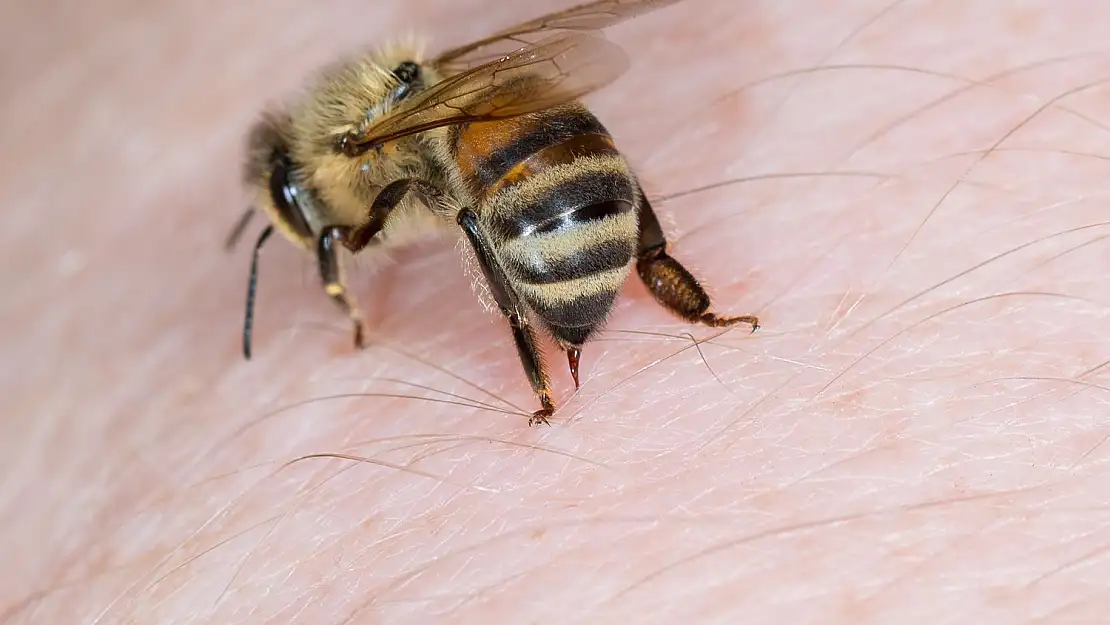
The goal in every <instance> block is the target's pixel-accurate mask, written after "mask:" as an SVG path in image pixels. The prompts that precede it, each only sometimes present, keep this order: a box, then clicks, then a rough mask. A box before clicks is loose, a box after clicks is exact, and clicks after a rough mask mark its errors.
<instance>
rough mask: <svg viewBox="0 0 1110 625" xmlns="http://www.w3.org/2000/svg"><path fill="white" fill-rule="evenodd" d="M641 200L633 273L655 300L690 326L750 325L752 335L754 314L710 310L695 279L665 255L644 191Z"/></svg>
mask: <svg viewBox="0 0 1110 625" xmlns="http://www.w3.org/2000/svg"><path fill="white" fill-rule="evenodd" d="M640 197H641V199H640V248H639V252H638V253H637V254H636V271H637V272H638V273H639V274H640V280H642V281H643V283H644V285H645V286H647V288H648V290H649V291H651V294H652V295H653V296H654V297H655V300H656V301H657V302H659V303H660V304H662V305H663V307H664V308H666V309H667V310H669V311H671V312H672V313H673V314H675V315H678V316H679V317H681V318H683V319H685V320H686V321H689V322H690V323H701V324H704V325H707V326H711V327H714V328H722V327H728V326H732V325H736V324H739V323H747V324H751V326H752V332H755V331H756V330H758V329H759V318H758V317H756V316H755V315H741V316H738V317H721V316H718V315H717V314H716V313H713V312H711V311H710V310H709V305H710V301H709V295H708V294H706V292H705V289H703V288H702V286H701V284H699V283H698V280H697V278H695V277H694V276H693V274H691V273H690V272H689V270H687V269H686V268H685V267H683V266H682V264H681V263H679V262H678V261H677V260H675V259H674V258H672V257H671V256H670V255H669V254H667V238H666V237H665V236H664V235H663V228H662V227H661V226H660V225H659V219H658V218H657V217H656V216H655V211H654V210H653V209H652V208H651V204H649V203H648V200H647V197H646V196H645V195H644V192H643V189H641V190H640Z"/></svg>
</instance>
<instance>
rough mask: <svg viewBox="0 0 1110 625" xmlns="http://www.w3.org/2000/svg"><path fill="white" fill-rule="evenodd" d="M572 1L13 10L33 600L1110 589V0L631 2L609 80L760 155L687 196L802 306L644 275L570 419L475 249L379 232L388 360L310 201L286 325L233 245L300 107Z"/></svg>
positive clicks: (637, 601)
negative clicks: (418, 44) (487, 297)
mask: <svg viewBox="0 0 1110 625" xmlns="http://www.w3.org/2000/svg"><path fill="white" fill-rule="evenodd" d="M570 4H572V2H561V3H556V2H553V1H551V0H545V1H544V2H530V3H504V2H493V1H492V0H469V1H467V2H436V1H434V0H408V1H406V2H395V1H392V0H380V1H377V2H366V1H365V0H333V1H328V2H315V3H309V2H294V1H291V0H282V1H279V2H266V3H262V2H258V1H251V2H238V3H223V4H219V5H215V4H213V5H211V6H205V7H203V8H202V7H201V6H200V5H199V4H197V3H194V2H184V1H179V2H162V3H149V4H141V3H140V4H136V3H132V2H124V1H122V0H97V1H92V2H86V3H81V4H80V5H74V6H69V5H65V6H63V5H62V3H59V2H43V3H37V4H33V5H32V4H31V3H23V4H22V5H20V6H18V7H13V8H10V9H8V11H7V13H6V19H4V20H2V21H0V23H2V26H0V28H2V29H3V31H4V36H3V37H2V38H0V41H2V43H0V46H2V50H0V51H2V58H5V59H18V61H19V62H18V63H11V64H6V65H5V67H4V69H3V70H2V72H3V78H4V81H3V83H4V84H5V85H8V87H7V88H6V89H5V94H4V96H3V100H2V110H3V112H4V115H3V119H4V120H5V122H4V123H5V129H4V132H3V137H4V138H3V142H4V147H5V150H4V153H5V155H6V162H5V167H4V168H3V172H2V173H0V176H2V178H0V180H2V187H0V188H2V193H3V198H2V199H3V205H4V211H3V213H2V215H0V239H2V242H3V245H2V246H0V249H3V250H4V254H5V262H4V263H2V264H0V272H2V278H3V284H4V286H5V296H4V298H3V302H2V303H0V319H2V321H3V324H2V325H0V327H2V328H3V332H4V337H3V345H4V348H3V352H2V353H3V358H2V359H0V367H2V375H0V384H2V387H0V396H2V397H3V398H4V400H3V401H4V404H5V408H4V410H3V413H2V414H3V415H4V417H3V420H2V421H0V424H2V425H0V427H2V430H0V441H2V442H0V450H2V451H3V454H2V455H0V458H2V460H0V463H2V464H0V478H2V479H0V502H2V506H0V553H3V554H5V563H4V566H3V568H2V571H3V572H2V574H0V622H3V623H12V624H16V623H20V624H21V623H97V624H98V625H99V624H107V623H113V624H114V623H167V624H168V623H221V624H231V623H251V624H265V623H274V624H278V623H281V624H285V623H312V624H319V623H378V622H388V623H429V622H434V623H444V622H450V623H469V622H476V623H491V622H494V623H501V622H504V623H541V622H543V623H560V624H563V625H571V624H579V623H580V624H585V623H699V624H706V623H741V622H742V623H779V622H784V623H845V624H847V623H852V624H856V623H941V622H951V623H979V624H991V623H1054V624H1055V623H1097V622H1102V619H1104V615H1105V614H1106V613H1107V611H1108V609H1110V595H1108V594H1107V593H1106V589H1107V585H1108V584H1107V581H1106V580H1108V579H1110V479H1107V478H1110V465H1108V459H1110V443H1107V442H1106V441H1107V439H1108V438H1110V425H1108V423H1107V419H1106V415H1107V414H1108V411H1107V406H1106V403H1107V397H1110V394H1108V391H1110V388H1108V387H1107V384H1108V379H1110V377H1108V376H1110V367H1106V364H1107V363H1108V362H1110V339H1108V338H1107V336H1108V334H1107V332H1106V319H1107V314H1106V313H1107V307H1108V306H1110V290H1108V289H1107V280H1106V279H1105V277H1104V275H1105V268H1106V267H1108V266H1110V245H1108V244H1107V235H1108V234H1110V225H1107V222H1106V217H1105V215H1106V214H1107V213H1106V210H1105V208H1106V205H1107V202H1108V201H1110V195H1108V194H1107V193H1106V191H1105V185H1106V181H1107V179H1108V178H1107V175H1106V174H1107V172H1108V171H1110V162H1107V155H1110V149H1107V147H1106V146H1108V145H1110V86H1108V85H1107V84H1106V83H1105V81H1106V76H1107V75H1108V72H1110V50H1107V47H1106V43H1105V41H1106V37H1105V28H1104V27H1103V25H1104V24H1106V23H1107V20H1108V19H1110V5H1106V4H1105V3H1096V2H1085V3H1078V4H1082V5H1083V7H1082V10H1080V8H1079V7H1078V6H1076V3H1073V4H1070V5H1069V6H1068V8H1067V9H1066V10H1065V9H1059V8H1057V7H1058V6H1059V5H1058V3H1053V2H1049V0H1023V1H1020V2H1014V1H1009V2H1002V1H994V0H992V1H989V2H979V3H967V2H957V1H956V0H919V1H902V2H892V1H890V0H868V1H866V2H855V3H842V2H831V1H825V2H802V1H799V0H795V1H788V2H776V3H770V2H763V3H754V2H744V3H736V2H731V1H728V0H688V1H687V2H685V3H683V4H680V5H679V6H676V7H672V8H670V9H667V10H665V11H661V12H659V13H658V14H654V15H651V16H648V17H646V18H643V19H640V20H637V21H635V22H632V23H629V24H626V25H622V26H620V27H618V28H616V29H614V30H613V31H612V32H611V37H612V38H613V39H614V40H616V41H618V42H619V43H621V44H622V45H623V46H625V48H626V49H627V50H629V52H630V54H631V55H632V56H633V58H634V59H635V63H634V66H633V69H632V70H631V71H630V73H629V74H628V75H626V76H625V77H624V78H622V79H621V80H620V81H619V82H618V83H616V84H614V85H613V86H611V87H610V88H608V89H606V90H605V91H603V92H600V93H598V94H595V95H593V96H591V97H590V98H589V99H588V103H589V104H590V105H591V106H592V107H593V109H594V110H595V112H596V113H597V114H598V116H599V117H600V118H601V120H602V121H603V122H604V123H605V124H606V125H607V126H608V127H609V129H610V130H611V131H612V133H613V135H614V136H615V138H616V140H617V142H618V145H619V146H620V147H621V149H622V150H623V151H624V152H625V153H626V154H627V156H628V157H629V159H630V160H631V162H632V163H633V165H634V166H635V167H636V168H637V171H638V172H639V174H640V176H641V177H642V178H643V182H644V184H645V186H646V187H647V190H648V192H649V193H652V194H654V195H655V196H656V197H666V196H668V195H672V194H675V193H678V192H681V191H683V190H686V189H691V188H694V187H698V186H703V185H710V184H713V183H716V182H720V181H724V180H741V179H742V181H741V182H737V183H735V184H731V185H728V186H723V187H720V188H716V189H711V190H707V191H703V192H699V193H693V194H689V195H680V196H677V197H673V198H672V199H669V200H667V201H661V202H660V201H657V208H658V210H659V211H660V212H661V213H662V214H663V215H662V217H663V219H664V220H665V224H664V225H665V227H666V229H667V231H668V233H669V234H670V236H671V247H670V250H671V252H672V254H673V255H674V256H675V257H676V258H678V259H679V260H681V261H682V262H683V263H685V264H687V266H688V267H689V268H690V269H691V270H692V271H694V272H695V273H696V275H698V276H699V277H701V278H702V279H703V280H704V281H705V283H706V284H707V285H708V287H709V289H710V292H711V294H712V295H713V297H714V303H715V307H716V309H717V310H718V311H719V312H721V313H722V314H748V313H753V314H758V315H760V317H761V320H762V324H763V327H762V329H761V330H760V331H759V332H757V333H756V334H754V335H751V336H749V335H748V333H747V329H746V328H744V327H740V328H737V329H735V330H732V331H730V332H727V333H721V332H720V331H719V330H711V329H707V328H700V327H693V326H687V325H685V324H683V323H681V322H679V321H677V320H675V319H672V318H670V317H668V316H667V315H666V314H665V313H664V312H663V311H662V310H661V309H660V308H659V307H658V306H656V305H655V304H654V303H653V302H652V301H651V299H650V296H649V295H648V294H647V293H646V291H645V290H644V288H643V287H642V286H641V285H639V284H637V283H636V281H635V279H632V280H630V281H629V284H628V286H627V288H626V289H625V292H624V294H623V295H622V298H621V299H620V300H619V303H618V305H617V307H616V310H615V313H614V315H613V318H612V321H611V323H610V325H609V330H608V331H607V332H606V333H605V334H604V335H603V337H602V338H601V340H599V341H598V342H596V343H593V344H592V345H590V346H588V348H587V349H586V350H584V351H583V354H582V381H583V386H582V388H581V390H580V391H579V392H578V393H577V394H572V390H573V385H572V383H571V380H570V375H569V373H568V372H567V370H566V365H565V362H564V360H563V358H561V357H560V355H559V354H558V353H557V352H554V351H553V350H549V354H550V356H549V363H550V366H551V370H552V377H553V383H554V387H555V388H554V390H555V397H556V400H557V402H558V404H559V406H560V410H559V411H558V412H556V414H555V418H554V419H553V425H552V427H550V428H547V427H533V428H529V427H527V425H526V423H527V416H526V414H527V413H530V412H531V411H532V410H534V409H535V407H534V404H535V399H534V397H533V396H532V394H531V392H530V389H529V387H528V383H527V380H526V379H525V378H524V376H523V373H522V372H521V370H520V365H519V362H518V360H517V356H516V354H515V351H514V350H513V348H512V344H511V341H510V336H509V332H508V329H507V327H506V325H505V323H504V322H503V320H502V319H500V318H499V317H498V316H496V315H490V314H486V313H485V312H484V311H483V310H482V307H481V305H480V304H479V303H478V302H477V301H476V299H475V297H474V295H473V294H472V292H471V285H470V281H471V280H472V278H471V277H470V274H467V273H466V272H465V271H464V270H462V269H460V265H459V258H460V255H459V253H458V252H457V250H456V249H455V247H454V243H453V242H452V241H450V240H446V241H445V240H438V241H429V242H421V243H417V244H415V245H414V246H412V247H411V248H409V249H404V250H400V251H398V252H396V253H393V254H392V262H389V263H385V264H382V263H375V262H373V261H371V260H370V259H369V258H366V259H359V260H358V261H356V262H354V263H351V270H350V281H351V284H352V287H353V292H354V294H355V295H356V296H357V297H358V299H359V300H360V302H361V304H362V306H363V308H364V310H365V311H366V314H367V328H368V342H369V343H370V346H369V347H368V348H367V349H366V350H364V351H361V352H356V351H354V350H353V349H352V347H351V345H350V334H349V326H348V324H347V321H346V319H345V318H344V317H343V315H342V314H341V313H339V312H338V311H337V310H336V309H335V308H334V306H333V305H332V304H331V303H330V302H329V301H328V299H327V297H326V296H325V295H324V293H323V292H322V290H321V289H320V287H319V284H318V282H317V280H316V276H315V268H314V267H313V265H312V261H311V259H310V258H308V257H305V256H303V255H301V254H300V253H299V252H298V251H297V250H295V249H293V248H292V247H291V246H289V245H286V244H284V243H283V242H281V241H279V240H277V238H276V237H275V239H274V240H272V241H271V243H270V245H269V247H268V248H267V249H266V251H265V253H264V255H263V259H262V266H261V275H260V285H259V299H258V310H257V318H256V327H255V336H254V340H255V343H254V359H253V360H252V361H251V362H244V361H243V359H242V357H241V354H240V351H239V349H240V344H239V336H238V332H239V330H240V323H241V320H242V312H243V297H244V290H245V286H246V284H245V280H246V272H247V266H248V262H249V260H248V256H249V252H248V248H249V243H250V242H251V241H252V239H253V236H254V234H255V233H257V229H258V228H259V227H260V226H261V224H260V222H259V221H256V222H255V223H254V224H253V226H252V228H251V229H250V230H249V231H248V236H247V239H245V242H247V245H241V246H240V248H239V249H238V250H237V251H235V252H234V253H233V254H231V255H228V254H225V253H224V252H223V251H222V250H221V244H222V242H223V237H224V235H225V234H226V233H227V230H228V228H230V227H231V226H232V225H233V224H234V222H235V219H236V218H237V217H238V215H239V212H240V210H241V209H242V208H243V203H244V202H245V201H246V200H245V194H244V192H243V190H242V188H241V186H240V184H239V176H240V172H239V167H240V159H241V156H242V151H241V150H242V138H243V136H242V135H243V133H244V132H245V131H246V128H247V126H248V124H249V122H250V121H251V120H252V119H253V118H254V116H255V115H256V114H257V113H258V111H259V110H260V109H261V108H262V107H263V106H265V105H266V104H267V103H271V102H276V101H279V100H280V99H282V98H286V97H289V96H291V95H292V94H294V93H295V90H296V89H297V88H299V87H300V86H301V85H303V84H304V81H305V80H306V79H307V77H308V76H309V75H310V73H311V72H312V71H314V70H315V69H316V68H318V67H319V66H320V65H321V64H323V63H326V62H328V61H330V60H332V59H333V58H334V57H335V56H336V55H338V54H342V53H345V52H349V51H351V50H355V49H358V48H360V47H363V46H365V45H369V44H373V43H375V42H380V41H382V40H383V39H384V38H387V37H390V36H396V35H398V34H403V33H406V32H409V31H418V32H422V33H428V34H430V35H434V36H435V45H434V46H432V48H431V49H432V50H434V49H438V47H439V46H447V45H452V44H455V43H459V42H462V41H466V40H468V39H472V38H475V37H479V36H482V35H484V34H487V33H489V32H491V31H492V30H493V29H495V28H499V27H503V26H507V25H509V24H512V23H514V22H516V21H518V20H522V19H527V18H531V17H534V16H537V15H540V14H542V13H544V12H548V11H551V10H555V9H557V8H561V7H564V6H569V5H570ZM63 9H64V10H63ZM694 339H697V340H698V342H695V341H694ZM313 454H340V455H345V456H346V458H336V457H324V456H316V457H310V458H304V457H305V456H309V455H313ZM301 458H303V459H301ZM298 459H300V460H298ZM359 459H361V460H362V461H359ZM294 461H295V462H294Z"/></svg>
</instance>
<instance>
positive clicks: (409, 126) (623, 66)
mask: <svg viewBox="0 0 1110 625" xmlns="http://www.w3.org/2000/svg"><path fill="white" fill-rule="evenodd" d="M628 66H629V61H628V57H627V56H626V55H625V53H624V51H623V50H622V49H621V48H620V46H618V45H617V44H615V43H613V42H611V41H609V40H607V39H603V38H600V37H595V36H589V35H586V34H583V33H568V34H563V35H555V36H553V37H549V38H547V39H544V40H543V41H541V42H539V43H537V44H535V45H530V46H525V47H524V48H521V49H519V50H517V51H516V52H513V53H512V54H510V55H508V56H506V57H504V58H502V59H499V60H497V61H493V62H491V63H486V64H485V65H480V66H478V67H476V68H474V69H471V70H468V71H466V72H463V73H461V74H457V75H455V76H451V77H450V78H447V79H446V80H443V81H441V82H439V83H436V84H435V85H433V86H432V87H430V88H429V89H428V90H426V91H422V92H420V93H419V94H417V95H414V96H413V97H412V98H411V99H410V100H407V101H405V102H404V103H403V104H402V105H400V106H399V107H398V108H396V109H394V110H392V111H390V112H388V113H387V114H385V115H382V116H381V117H380V118H378V119H376V120H374V121H372V122H371V123H370V124H369V125H367V126H365V127H363V128H359V129H357V130H355V131H352V132H351V133H350V134H348V135H347V136H345V137H344V138H343V140H342V147H343V148H344V150H345V151H347V152H348V153H349V154H357V153H361V152H365V151H367V150H370V149H372V148H374V147H377V146H380V145H382V144H384V143H387V142H389V141H393V140H395V139H399V138H401V137H405V136H408V135H412V134H416V133H418V132H424V131H426V130H431V129H433V128H439V127H442V126H449V125H452V124H460V123H464V122H482V121H493V120H497V119H505V118H508V117H515V116H518V115H524V114H526V113H531V112H535V111H540V110H543V109H547V108H551V107H552V106H556V105H558V104H562V103H564V102H569V101H571V100H576V99H578V98H581V97H583V96H585V95H586V94H588V93H590V92H593V91H596V90H597V89H599V88H601V87H603V86H605V85H607V84H609V83H611V82H613V81H614V80H616V79H617V77H619V76H620V75H621V74H623V73H624V72H625V70H627V69H628Z"/></svg>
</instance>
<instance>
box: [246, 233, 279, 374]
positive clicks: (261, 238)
mask: <svg viewBox="0 0 1110 625" xmlns="http://www.w3.org/2000/svg"><path fill="white" fill-rule="evenodd" d="M273 233H274V227H273V226H272V225H270V226H266V227H265V228H264V229H263V230H262V233H261V234H259V235H258V241H256V242H255V244H254V254H252V256H251V277H250V280H249V281H247V314H246V317H245V318H244V319H243V357H244V358H246V359H247V360H250V359H251V331H252V330H253V329H254V292H255V288H256V287H257V286H258V255H259V252H260V251H261V250H262V246H263V245H264V244H265V243H266V239H269V238H270V235H271V234H273Z"/></svg>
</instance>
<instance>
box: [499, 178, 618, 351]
mask: <svg viewBox="0 0 1110 625" xmlns="http://www.w3.org/2000/svg"><path fill="white" fill-rule="evenodd" d="M633 184H634V183H633V180H632V178H631V177H630V175H628V173H627V170H626V169H625V168H624V165H623V160H621V159H620V158H619V157H617V156H609V157H603V158H584V159H579V161H577V162H576V163H574V164H572V165H565V166H561V167H558V168H555V169H552V170H550V171H548V172H545V174H544V175H541V176H535V177H533V178H532V179H530V180H528V181H526V182H522V183H521V184H520V185H519V186H517V187H515V188H512V189H510V190H506V191H507V192H503V194H499V196H498V199H499V200H500V199H504V196H509V197H511V198H512V199H513V201H505V202H498V206H497V210H492V211H489V213H488V214H487V219H489V223H490V226H491V229H492V230H495V231H498V235H497V236H495V240H497V241H498V242H499V246H498V247H499V256H500V258H501V262H502V264H503V266H504V268H505V270H506V272H507V273H508V274H509V275H510V276H512V277H513V278H514V279H515V280H514V282H515V284H516V288H517V291H518V293H519V294H520V296H521V297H522V298H523V299H524V300H525V302H527V304H528V305H529V307H531V309H532V310H533V311H534V312H535V313H536V314H537V315H538V316H539V317H540V318H541V319H542V320H543V321H544V322H545V323H546V325H547V326H548V327H549V329H550V330H551V331H552V332H553V334H554V335H555V336H556V337H557V338H559V339H560V340H561V341H563V342H565V343H567V344H581V343H582V342H583V341H585V340H586V339H587V338H588V337H589V336H590V335H592V334H593V333H595V332H596V331H597V330H598V329H599V328H600V327H601V326H602V325H603V323H604V321H605V319H606V318H607V317H608V314H609V310H610V309H611V308H612V305H613V301H614V300H615V299H616V296H617V293H619V292H620V289H621V287H622V286H623V284H624V282H625V280H626V279H627V277H628V274H629V271H630V269H629V267H630V263H631V261H632V258H633V256H634V255H635V253H636V247H637V242H638V236H637V234H638V219H637V214H636V211H635V203H636V202H637V201H638V200H637V197H636V192H635V190H634V187H633Z"/></svg>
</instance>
